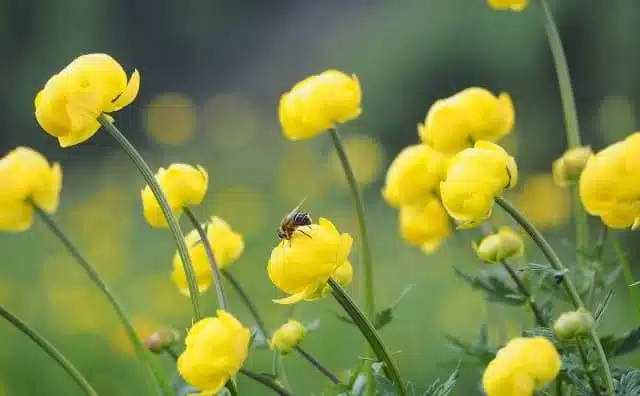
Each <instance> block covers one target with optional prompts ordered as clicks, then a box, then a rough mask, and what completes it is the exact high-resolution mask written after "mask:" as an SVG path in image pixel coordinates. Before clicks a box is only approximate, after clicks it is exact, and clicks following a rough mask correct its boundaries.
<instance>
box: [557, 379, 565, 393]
mask: <svg viewBox="0 0 640 396" xmlns="http://www.w3.org/2000/svg"><path fill="white" fill-rule="evenodd" d="M563 386H564V381H563V380H562V376H560V375H559V376H558V377H557V378H556V396H562V395H563V394H564V392H563Z"/></svg>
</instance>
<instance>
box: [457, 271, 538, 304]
mask: <svg viewBox="0 0 640 396" xmlns="http://www.w3.org/2000/svg"><path fill="white" fill-rule="evenodd" d="M453 271H454V273H455V274H456V275H457V276H458V277H459V278H460V279H462V280H464V281H465V282H467V283H468V284H469V285H470V286H471V287H472V288H473V289H474V290H477V289H479V290H482V291H484V292H485V293H486V294H487V295H486V298H487V300H488V301H492V302H499V303H504V304H509V305H516V306H519V305H522V304H524V303H525V301H526V299H525V298H524V297H523V296H522V295H520V293H519V292H518V291H517V290H515V289H513V288H512V287H511V286H510V285H509V284H507V282H506V281H505V280H504V279H502V278H500V277H499V276H498V275H497V274H487V275H484V276H483V275H478V276H475V277H474V276H471V275H468V274H465V273H464V272H462V271H461V270H459V269H458V268H456V267H453Z"/></svg>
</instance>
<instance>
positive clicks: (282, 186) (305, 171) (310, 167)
mask: <svg viewBox="0 0 640 396" xmlns="http://www.w3.org/2000/svg"><path fill="white" fill-rule="evenodd" d="M322 165H323V164H322V162H321V158H320V156H319V155H318V150H317V148H316V147H314V145H313V142H298V144H296V145H287V146H285V147H284V153H282V156H281V159H280V165H279V167H278V170H277V174H276V189H277V191H278V194H279V195H280V196H281V197H282V198H284V199H285V200H286V201H288V202H289V204H291V205H292V206H295V205H297V204H298V203H299V202H300V201H301V200H302V199H303V198H306V199H307V200H309V201H313V200H314V199H318V198H321V197H322V196H323V195H324V193H325V192H326V190H327V172H325V170H324V169H323V168H324V167H323V166H322Z"/></svg>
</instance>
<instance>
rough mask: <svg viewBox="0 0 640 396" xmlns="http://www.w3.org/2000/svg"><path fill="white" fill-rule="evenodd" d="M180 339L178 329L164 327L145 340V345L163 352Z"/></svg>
mask: <svg viewBox="0 0 640 396" xmlns="http://www.w3.org/2000/svg"><path fill="white" fill-rule="evenodd" d="M179 339H180V333H178V331H176V330H174V329H172V328H169V327H162V328H160V329H158V330H156V331H155V332H154V333H153V334H151V335H150V336H149V338H147V339H146V340H145V341H144V346H145V347H146V348H147V349H148V350H150V351H151V352H153V353H162V352H163V351H164V350H166V349H167V348H169V347H171V345H173V344H174V343H175V342H176V341H178V340H179Z"/></svg>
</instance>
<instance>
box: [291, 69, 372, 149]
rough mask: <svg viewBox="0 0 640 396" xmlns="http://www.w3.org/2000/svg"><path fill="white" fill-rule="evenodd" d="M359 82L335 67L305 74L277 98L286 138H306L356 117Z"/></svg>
mask: <svg viewBox="0 0 640 396" xmlns="http://www.w3.org/2000/svg"><path fill="white" fill-rule="evenodd" d="M361 98H362V93H361V91H360V83H359V82H358V78H357V77H356V76H355V75H352V76H351V77H350V76H348V75H346V74H344V73H343V72H341V71H338V70H327V71H325V72H323V73H320V74H317V75H313V76H310V77H307V78H306V79H304V80H302V81H300V82H299V83H297V84H296V85H294V86H293V88H291V90H290V91H289V92H287V93H285V94H283V95H282V97H281V98H280V108H279V117H280V124H281V125H282V130H283V132H284V136H285V137H286V138H287V139H289V140H300V139H308V138H311V137H314V136H316V135H319V134H321V133H322V132H324V131H326V130H328V129H331V128H334V127H335V125H336V124H339V123H345V122H347V121H350V120H353V119H355V118H357V117H358V116H359V115H360V113H361V112H362V109H361V108H360V101H361Z"/></svg>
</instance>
